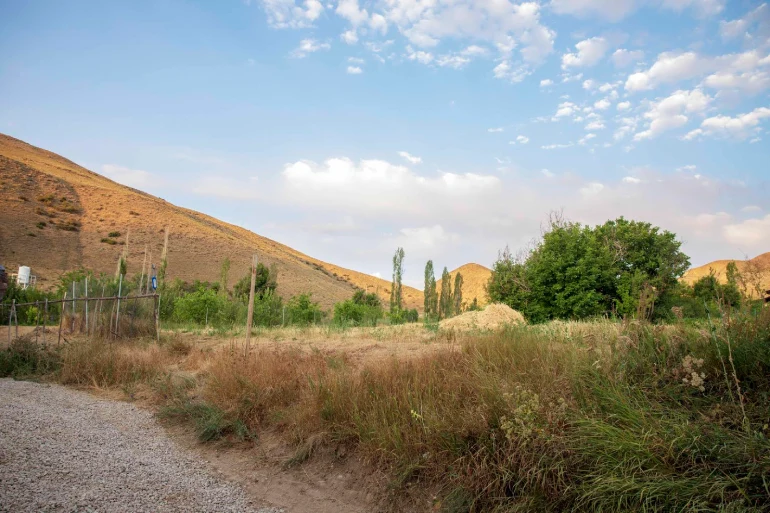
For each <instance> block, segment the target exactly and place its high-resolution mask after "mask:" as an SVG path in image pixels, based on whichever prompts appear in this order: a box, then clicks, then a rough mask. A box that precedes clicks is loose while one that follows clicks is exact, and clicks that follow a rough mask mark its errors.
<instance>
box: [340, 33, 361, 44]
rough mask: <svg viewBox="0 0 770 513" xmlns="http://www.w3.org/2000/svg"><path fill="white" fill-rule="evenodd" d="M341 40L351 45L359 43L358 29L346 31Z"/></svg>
mask: <svg viewBox="0 0 770 513" xmlns="http://www.w3.org/2000/svg"><path fill="white" fill-rule="evenodd" d="M340 39H342V40H343V41H344V42H346V43H347V44H349V45H354V44H356V43H358V34H357V33H356V29H350V30H346V31H345V32H343V33H342V35H340Z"/></svg>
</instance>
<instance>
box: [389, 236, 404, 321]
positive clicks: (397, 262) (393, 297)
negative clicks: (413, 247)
mask: <svg viewBox="0 0 770 513" xmlns="http://www.w3.org/2000/svg"><path fill="white" fill-rule="evenodd" d="M403 275H404V248H398V249H397V250H396V253H395V254H394V255H393V282H392V283H391V287H390V315H391V316H393V317H396V318H400V313H401V309H402V307H403V295H402V291H401V279H402V277H403Z"/></svg>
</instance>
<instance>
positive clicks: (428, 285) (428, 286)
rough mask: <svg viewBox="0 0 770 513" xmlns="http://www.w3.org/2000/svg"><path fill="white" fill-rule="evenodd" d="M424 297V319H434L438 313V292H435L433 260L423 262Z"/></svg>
mask: <svg viewBox="0 0 770 513" xmlns="http://www.w3.org/2000/svg"><path fill="white" fill-rule="evenodd" d="M424 295H425V299H424V301H423V306H424V309H425V318H426V319H435V318H436V314H437V313H438V312H437V310H438V294H437V292H436V275H435V271H434V269H433V260H428V263H426V264H425V292H424Z"/></svg>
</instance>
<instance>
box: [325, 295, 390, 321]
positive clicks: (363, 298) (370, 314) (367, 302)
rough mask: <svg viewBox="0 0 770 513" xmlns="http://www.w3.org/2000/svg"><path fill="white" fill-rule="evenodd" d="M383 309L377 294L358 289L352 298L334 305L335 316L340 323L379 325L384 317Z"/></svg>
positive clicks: (334, 319) (335, 319)
mask: <svg viewBox="0 0 770 513" xmlns="http://www.w3.org/2000/svg"><path fill="white" fill-rule="evenodd" d="M382 317H383V310H382V305H381V304H380V298H378V297H377V294H366V293H365V292H364V291H363V290H357V291H356V292H355V293H354V294H353V297H352V298H351V299H348V300H347V301H342V302H340V303H337V304H336V305H334V318H333V319H332V320H333V322H334V323H335V324H338V325H342V326H344V325H348V324H350V325H353V326H377V322H378V321H379V320H380V319H382Z"/></svg>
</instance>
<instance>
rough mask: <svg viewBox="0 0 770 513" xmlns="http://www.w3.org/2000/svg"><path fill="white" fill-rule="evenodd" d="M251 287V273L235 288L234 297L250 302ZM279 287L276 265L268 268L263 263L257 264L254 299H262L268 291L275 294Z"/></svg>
mask: <svg viewBox="0 0 770 513" xmlns="http://www.w3.org/2000/svg"><path fill="white" fill-rule="evenodd" d="M250 285H251V271H250V270H249V272H248V273H246V276H244V277H243V278H241V279H240V280H239V281H238V283H236V284H235V286H234V287H233V296H234V297H235V298H237V299H239V300H241V301H243V302H244V303H246V304H248V302H249V286H250ZM277 287H278V270H277V269H276V267H275V264H271V265H270V267H267V266H266V265H265V264H263V263H262V262H259V263H258V264H257V276H256V279H255V281H254V297H255V298H256V299H261V298H262V296H264V295H265V294H266V293H267V292H268V291H270V292H274V291H275V289H276V288H277Z"/></svg>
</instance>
